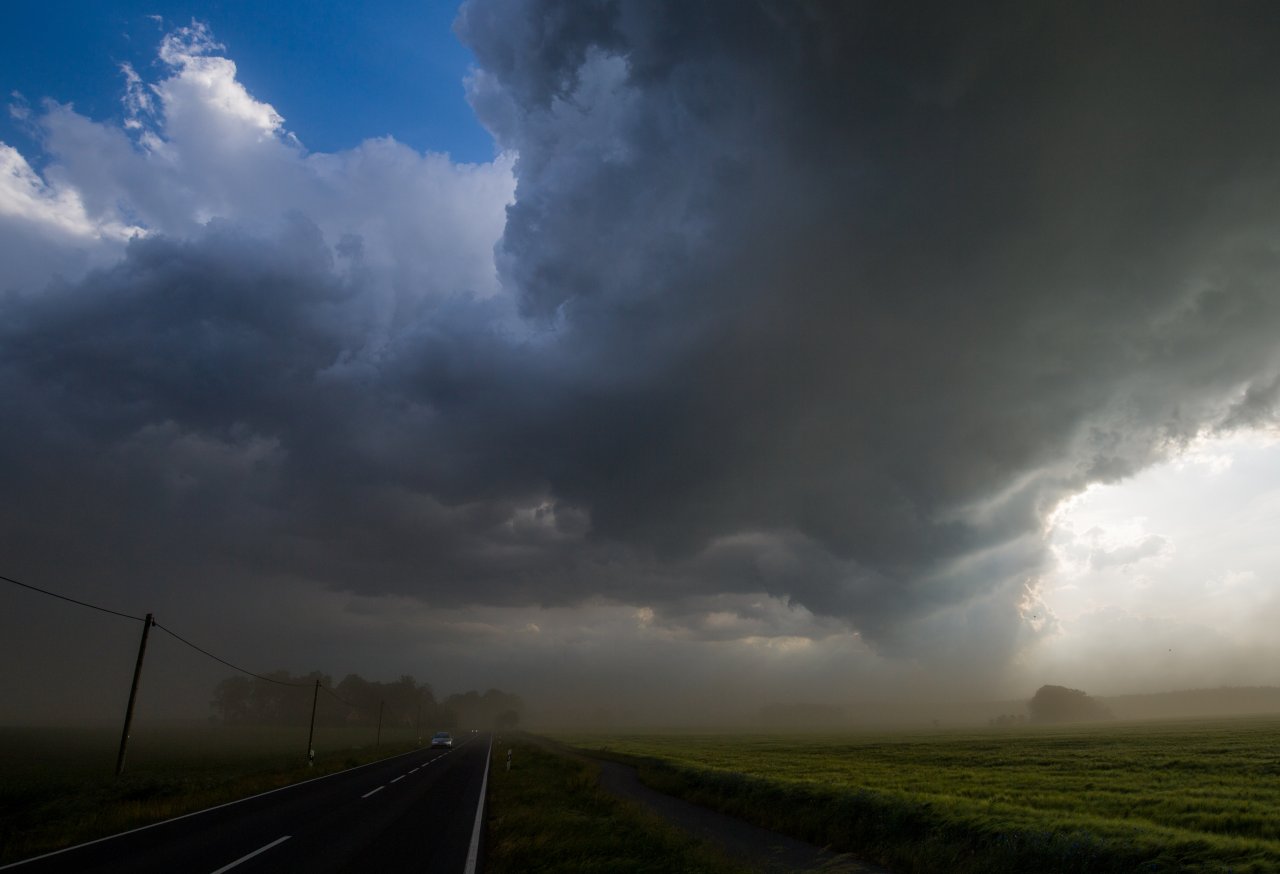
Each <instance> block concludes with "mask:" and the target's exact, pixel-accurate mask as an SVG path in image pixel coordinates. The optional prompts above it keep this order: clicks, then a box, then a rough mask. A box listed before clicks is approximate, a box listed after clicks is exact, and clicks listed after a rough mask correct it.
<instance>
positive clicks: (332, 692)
mask: <svg viewBox="0 0 1280 874" xmlns="http://www.w3.org/2000/svg"><path fill="white" fill-rule="evenodd" d="M320 688H321V689H323V690H324V691H326V692H328V693H329V694H330V695H332V696H333V697H334V698H337V699H338V700H339V701H341V702H342V703H343V704H345V705H347V706H348V707H350V708H351V709H352V710H363V709H364V708H363V707H361V706H360V705H359V704H352V703H351V702H350V701H348V700H347V699H346V698H343V697H342V696H341V695H339V694H338V693H337V692H335V691H333V690H332V689H330V688H329V687H328V686H321V687H320ZM370 712H373V711H372V710H370Z"/></svg>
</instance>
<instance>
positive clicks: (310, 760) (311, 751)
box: [307, 679, 320, 768]
mask: <svg viewBox="0 0 1280 874" xmlns="http://www.w3.org/2000/svg"><path fill="white" fill-rule="evenodd" d="M319 698H320V681H319V680H318V679H317V680H316V688H315V691H314V692H312V693H311V730H310V731H308V732H307V767H308V768H310V767H311V766H312V765H314V764H315V763H316V748H315V739H316V701H317V700H318V699H319Z"/></svg>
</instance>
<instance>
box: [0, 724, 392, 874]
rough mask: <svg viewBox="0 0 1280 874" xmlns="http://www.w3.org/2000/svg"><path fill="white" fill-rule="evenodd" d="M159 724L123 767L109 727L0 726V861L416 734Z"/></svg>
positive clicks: (316, 771) (388, 747)
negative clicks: (309, 747) (310, 739)
mask: <svg viewBox="0 0 1280 874" xmlns="http://www.w3.org/2000/svg"><path fill="white" fill-rule="evenodd" d="M316 735H317V736H316V762H315V765H314V766H313V767H308V766H307V765H306V758H305V756H306V744H307V735H306V727H305V726H304V727H302V729H301V730H300V729H298V728H296V727H290V728H273V727H247V726H234V727H222V726H202V725H192V726H181V727H179V726H167V727H160V728H153V729H144V730H141V731H135V732H134V733H133V736H132V738H131V740H130V745H129V755H128V759H127V763H126V770H125V773H124V775H123V776H121V777H119V778H117V777H115V776H114V774H115V761H116V750H117V746H118V744H119V741H120V739H119V735H118V733H117V730H113V729H67V728H61V729H40V728H0V864H4V863H6V862H12V861H16V860H18V859H23V858H27V857H29V856H34V855H38V854H40V853H44V852H48V851H49V850H54V849H58V848H60V847H64V846H70V845H72V844H76V843H80V842H82V841H86V840H92V839H94V838H97V837H102V836H104V835H109V834H114V833H116V832H120V831H124V830H127V829H130V828H136V827H137V826H140V825H146V824H147V823H151V822H157V821H159V820H163V819H168V818H169V817H173V816H179V815H181V814H184V813H189V812H191V811H194V810H200V809H203V808H205V807H209V806H212V805H214V804H221V803H223V802H225V801H232V800H234V799H236V798H243V797H245V796H248V795H253V794H255V793H258V792H264V791H266V790H268V789H275V788H278V787H280V786H285V785H288V784H289V783H295V782H297V781H299V780H306V779H309V778H311V777H318V776H322V775H323V774H327V773H332V772H334V771H339V770H342V769H344V768H350V767H354V766H356V765H360V764H365V763H367V762H371V761H375V760H376V759H379V758H383V757H385V756H388V755H394V754H396V753H400V752H406V751H408V750H409V749H412V748H413V747H415V746H416V745H417V743H416V740H417V738H416V734H414V733H413V732H411V731H407V730H404V729H395V730H391V729H384V730H383V732H382V739H381V744H380V745H379V746H376V747H375V737H376V736H375V732H374V731H373V730H371V729H368V728H360V729H346V728H323V729H319V728H318V729H317V730H316Z"/></svg>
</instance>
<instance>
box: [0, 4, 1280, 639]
mask: <svg viewBox="0 0 1280 874" xmlns="http://www.w3.org/2000/svg"><path fill="white" fill-rule="evenodd" d="M457 31H458V34H459V36H460V37H461V38H462V39H463V40H464V41H465V42H466V43H467V44H468V45H469V46H470V47H471V48H472V49H473V51H474V52H475V55H476V57H477V59H478V67H477V69H476V70H475V71H474V73H473V75H472V77H471V79H470V80H469V83H468V87H469V88H470V95H471V100H472V104H473V106H474V107H475V109H476V112H477V113H478V115H479V116H480V118H481V120H482V121H483V122H484V123H485V124H486V125H487V126H488V128H489V129H490V130H491V132H492V133H493V135H494V138H495V140H496V142H497V144H498V153H499V155H500V156H499V157H498V158H496V159H495V160H494V161H493V162H492V163H489V164H485V165H475V166H472V165H458V164H454V163H452V162H451V161H450V160H449V159H448V157H447V156H444V155H433V154H425V155H424V154H420V153H417V152H414V151H413V150H411V149H408V148H407V147H405V146H403V145H400V144H398V143H396V142H395V141H394V140H390V139H386V140H374V141H367V142H364V143H363V144H361V145H360V146H358V147H357V148H354V149H352V150H350V151H346V152H341V153H336V154H318V153H310V152H308V151H307V150H306V148H305V146H304V145H303V144H302V143H299V142H298V141H297V140H296V139H295V138H294V137H293V136H292V135H291V134H289V133H288V131H287V127H286V121H285V119H284V118H283V117H282V113H281V112H277V111H276V109H274V108H273V107H272V106H270V105H268V104H266V103H263V102H261V101H259V100H258V99H257V98H255V97H254V96H252V95H250V94H249V93H248V92H247V91H246V90H245V89H244V87H243V86H242V85H241V84H240V83H239V82H238V81H237V80H236V77H235V66H234V64H233V63H232V62H231V60H230V59H228V58H226V57H224V52H223V50H222V48H221V47H220V46H218V45H217V43H216V42H215V41H214V36H213V35H212V34H210V33H209V32H208V31H207V30H205V29H204V28H202V27H200V26H198V25H194V26H192V27H190V28H185V29H183V30H181V31H178V32H176V33H174V34H172V35H170V36H169V37H168V38H166V39H165V41H164V43H163V44H162V46H161V50H160V60H161V63H162V64H163V68H162V69H163V74H162V76H161V78H160V79H159V80H158V81H156V82H153V83H148V82H144V81H142V80H141V78H140V77H139V75H138V74H137V73H135V72H134V71H133V70H126V71H125V72H126V86H127V92H126V100H125V106H126V117H125V121H124V122H123V123H122V124H118V125H112V124H107V123H102V122H97V121H93V120H91V119H88V118H85V117H83V116H81V115H79V114H78V113H76V112H75V111H74V109H72V108H71V107H68V106H62V105H59V104H56V103H50V104H47V105H46V106H45V107H44V109H42V110H41V111H39V112H38V113H34V114H33V115H32V119H31V122H32V124H34V125H36V126H37V127H38V129H39V131H40V132H41V136H42V140H43V142H44V144H45V147H46V149H47V152H48V157H49V160H48V162H47V164H46V165H45V166H43V167H42V168H41V169H40V170H36V169H33V166H32V165H31V164H29V163H28V161H27V160H26V159H24V158H23V157H22V156H21V155H20V154H19V153H18V152H17V151H15V150H14V149H12V148H11V147H8V146H4V147H3V148H2V149H0V162H2V163H3V168H4V173H3V176H2V177H0V229H2V234H0V250H2V252H3V255H4V265H5V266H4V267H2V268H0V287H2V288H3V291H4V295H3V297H0V390H2V391H3V393H4V397H5V399H6V413H5V415H4V417H3V419H0V459H2V460H3V464H2V465H0V471H2V476H3V484H4V492H5V494H6V495H8V496H9V500H7V501H6V502H5V503H4V504H3V506H0V526H3V531H4V533H5V536H6V538H7V540H8V542H9V543H11V544H14V545H13V547H12V550H11V551H10V554H9V555H10V561H12V562H13V565H12V566H13V567H15V568H16V569H17V570H18V571H29V572H31V573H33V574H34V573H36V572H38V575H39V576H40V577H42V578H52V577H54V576H56V575H58V574H65V575H69V576H74V577H75V578H77V579H87V578H89V577H92V579H94V580H97V581H101V583H100V585H102V586H104V587H109V588H111V590H112V591H113V592H116V593H124V592H127V591H128V587H129V586H132V585H142V584H141V583H137V582H136V581H137V580H140V579H152V580H155V579H165V580H175V579H183V580H188V581H190V584H191V585H193V586H208V587H216V586H235V585H244V584H245V583H246V582H248V583H252V584H253V585H258V584H260V583H273V584H280V583H281V581H284V580H287V581H290V584H291V585H292V584H297V583H298V581H304V582H305V583H306V584H308V585H318V586H323V587H327V588H329V589H339V590H347V591H352V592H357V593H362V594H367V595H374V596H382V595H397V596H408V597H410V598H415V599H418V600H420V601H421V602H423V603H426V604H429V605H433V606H437V607H441V608H453V607H462V606H465V605H487V606H488V607H492V608H504V609H507V608H510V609H516V608H523V607H531V606H572V605H576V604H582V603H584V602H590V603H593V604H597V605H598V604H600V603H615V604H623V605H629V606H630V607H631V608H636V609H637V610H639V611H640V612H639V613H637V615H638V616H641V617H642V621H641V624H642V625H643V626H644V627H645V628H654V627H668V628H679V629H682V633H683V634H686V635H688V636H692V637H695V638H701V639H710V640H717V639H723V638H724V637H732V636H733V635H734V634H739V635H740V636H747V635H750V636H755V637H768V636H770V635H774V636H778V637H783V636H786V637H788V638H789V639H790V638H803V637H804V636H806V635H811V636H822V635H829V634H832V633H833V631H832V629H833V628H845V629H853V630H855V631H857V632H858V633H859V634H860V635H861V636H862V637H863V638H864V639H865V640H867V641H869V642H870V643H872V644H873V645H874V646H875V647H877V648H878V649H879V650H880V651H882V652H884V653H889V654H901V653H910V654H913V655H920V656H922V657H930V656H932V657H934V658H941V657H946V658H958V657H960V656H964V657H967V658H974V659H985V660H988V661H989V662H993V663H998V662H999V661H1000V660H1002V659H1005V658H1007V657H1008V656H1009V655H1010V654H1011V653H1013V652H1015V651H1016V649H1017V648H1018V647H1019V646H1022V645H1024V644H1025V643H1027V642H1028V641H1029V640H1031V639H1033V638H1034V636H1035V635H1036V634H1043V633H1046V629H1051V628H1052V625H1051V623H1050V624H1046V623H1045V622H1043V621H1041V620H1040V619H1037V621H1035V622H1031V621H1028V619H1029V617H1025V618H1024V614H1026V613H1029V612H1033V611H1034V609H1035V608H1034V603H1035V586H1034V584H1035V579H1036V576H1037V574H1038V573H1039V572H1040V570H1041V567H1042V564H1043V562H1044V559H1045V556H1046V545H1045V541H1044V526H1045V520H1046V518H1047V515H1048V514H1049V513H1050V512H1051V511H1052V510H1053V509H1054V507H1055V506H1057V505H1058V504H1059V502H1060V501H1061V500H1062V499H1064V498H1066V497H1068V496H1070V495H1073V494H1075V493H1077V492H1079V491H1080V490H1081V489H1083V488H1084V487H1085V486H1087V485H1088V484H1090V483H1094V482H1108V481H1115V480H1117V479H1120V478H1123V477H1125V476H1127V475H1129V474H1132V473H1134V472H1136V471H1138V470H1140V469H1142V468H1143V467H1145V466H1148V465H1150V464H1152V463H1153V462H1155V461H1157V460H1159V459H1162V458H1165V457H1167V456H1168V455H1169V454H1171V453H1173V452H1176V451H1177V450H1178V449H1179V448H1180V447H1182V446H1184V445H1185V444H1186V443H1187V441H1189V440H1191V439H1192V438H1194V437H1196V436H1197V435H1200V434H1204V433H1209V432H1214V431H1215V430H1222V429H1231V428H1237V427H1243V426H1248V425H1252V424H1257V423H1259V422H1264V421H1270V420H1271V419H1272V417H1273V415H1274V405H1275V402H1276V399H1277V396H1278V389H1277V386H1280V345H1278V344H1277V343H1276V342H1275V337H1276V336H1277V332H1278V331H1280V294H1277V291H1276V281H1277V279H1280V259H1278V258H1277V255H1278V252H1277V244H1276V240H1277V236H1276V233H1277V230H1278V225H1280V196H1278V195H1280V191H1278V188H1280V184H1278V183H1280V157H1278V156H1280V116H1277V114H1276V113H1275V112H1274V111H1273V110H1274V107H1273V103H1274V95H1276V94H1277V93H1280V60H1277V59H1278V58H1280V56H1278V55H1277V54H1276V53H1275V52H1274V51H1273V50H1272V49H1273V47H1274V46H1275V45H1276V44H1277V37H1280V7H1273V6H1272V5H1269V4H1247V3H1246V4H1232V5H1230V6H1222V5H1214V4H1196V5H1179V6H1177V7H1170V6H1168V5H1167V4H1151V5H1145V4H1138V5H1132V4H1127V5H1125V6H1123V7H1122V8H1112V7H1103V6H1097V7H1091V8H1087V9H1085V8H1082V7H1080V6H1079V5H1066V4H1060V5H1047V4H1023V3H1009V4H983V5H981V6H978V7H974V6H969V5H965V6H959V5H953V4H909V5H906V6H904V5H901V4H887V5H876V4H851V3H840V2H830V3H827V2H783V0H778V2H771V0H759V2H750V3H743V2H738V0H723V2H715V0H700V2H688V0H680V2H674V0H673V2H654V0H617V2H595V0H593V2H579V0H572V2H570V0H521V2H515V0H468V2H467V3H466V4H464V5H463V7H462V9H461V11H460V13H459V17H458V22H457ZM285 109H287V108H285ZM801 608H803V609H801ZM806 611H807V612H806ZM797 616H799V617H800V619H799V620H798V619H797ZM805 617H807V619H806V618H805ZM735 629H737V630H736V631H735ZM742 629H746V630H742Z"/></svg>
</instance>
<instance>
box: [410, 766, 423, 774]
mask: <svg viewBox="0 0 1280 874" xmlns="http://www.w3.org/2000/svg"><path fill="white" fill-rule="evenodd" d="M421 767H422V766H421V765H419V766H418V768H421ZM418 768H414V769H413V770H412V771H410V772H409V773H410V774H416V773H418Z"/></svg>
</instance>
